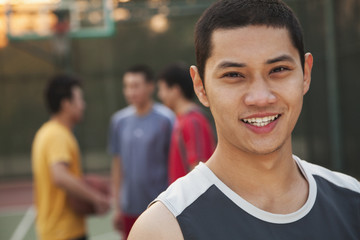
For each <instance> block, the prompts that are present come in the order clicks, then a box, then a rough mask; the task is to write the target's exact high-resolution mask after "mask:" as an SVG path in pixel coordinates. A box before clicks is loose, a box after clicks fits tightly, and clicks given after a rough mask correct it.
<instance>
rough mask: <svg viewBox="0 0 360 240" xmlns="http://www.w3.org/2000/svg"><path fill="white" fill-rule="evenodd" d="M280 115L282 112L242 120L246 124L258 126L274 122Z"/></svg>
mask: <svg viewBox="0 0 360 240" xmlns="http://www.w3.org/2000/svg"><path fill="white" fill-rule="evenodd" d="M280 116H281V115H280V114H276V115H273V116H266V117H262V118H243V119H241V121H242V122H244V123H246V124H250V125H253V126H256V127H264V126H266V125H268V124H270V123H272V122H273V121H275V120H276V119H278V118H279V117H280Z"/></svg>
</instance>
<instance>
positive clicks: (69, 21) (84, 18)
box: [5, 0, 114, 40]
mask: <svg viewBox="0 0 360 240" xmlns="http://www.w3.org/2000/svg"><path fill="white" fill-rule="evenodd" d="M9 2H10V3H9ZM112 5H113V4H112V0H11V1H8V3H7V4H6V5H5V19H6V26H7V36H8V38H9V40H30V39H31V40H33V39H44V38H51V37H53V36H54V35H56V34H60V35H65V34H66V35H67V36H68V37H75V38H88V37H107V36H111V35H112V34H113V33H114V21H113V19H112Z"/></svg>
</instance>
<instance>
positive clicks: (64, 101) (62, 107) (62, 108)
mask: <svg viewBox="0 0 360 240" xmlns="http://www.w3.org/2000/svg"><path fill="white" fill-rule="evenodd" d="M70 105H71V102H70V100H69V99H68V98H63V99H62V100H61V102H60V111H66V109H68V108H69V107H70Z"/></svg>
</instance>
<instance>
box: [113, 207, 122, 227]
mask: <svg viewBox="0 0 360 240" xmlns="http://www.w3.org/2000/svg"><path fill="white" fill-rule="evenodd" d="M113 227H114V229H115V230H117V231H119V232H122V231H123V230H124V223H123V216H122V212H121V211H120V210H115V214H114V218H113Z"/></svg>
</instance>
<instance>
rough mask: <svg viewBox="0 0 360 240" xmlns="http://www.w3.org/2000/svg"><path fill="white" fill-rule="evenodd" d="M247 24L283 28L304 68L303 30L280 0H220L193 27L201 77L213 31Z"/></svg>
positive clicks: (197, 62)
mask: <svg viewBox="0 0 360 240" xmlns="http://www.w3.org/2000/svg"><path fill="white" fill-rule="evenodd" d="M250 25H265V26H268V27H274V28H286V29H287V30H288V31H289V34H290V39H291V41H292V43H293V45H294V46H295V48H296V49H297V50H298V52H299V55H300V60H301V64H302V68H303V69H304V61H305V51H304V43H303V33H302V29H301V25H300V23H299V20H298V19H297V17H296V16H295V14H294V12H293V11H292V10H291V9H290V7H289V6H288V5H286V4H285V3H284V2H283V1H281V0H220V1H217V2H215V3H214V4H213V5H211V6H210V7H209V8H208V9H207V10H206V11H205V12H204V13H203V15H202V16H201V17H200V19H199V20H198V22H197V24H196V27H195V52H196V64H197V67H198V70H199V74H200V77H201V79H202V80H203V81H204V80H205V79H204V77H205V65H206V61H207V59H208V58H209V57H210V56H211V50H212V43H211V38H212V34H213V32H214V31H215V30H217V29H234V28H238V27H246V26H250Z"/></svg>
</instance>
